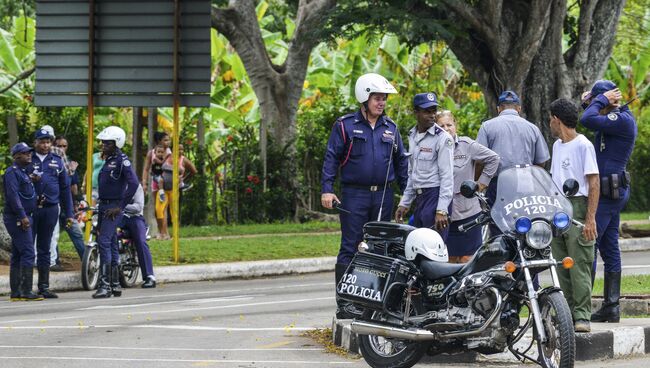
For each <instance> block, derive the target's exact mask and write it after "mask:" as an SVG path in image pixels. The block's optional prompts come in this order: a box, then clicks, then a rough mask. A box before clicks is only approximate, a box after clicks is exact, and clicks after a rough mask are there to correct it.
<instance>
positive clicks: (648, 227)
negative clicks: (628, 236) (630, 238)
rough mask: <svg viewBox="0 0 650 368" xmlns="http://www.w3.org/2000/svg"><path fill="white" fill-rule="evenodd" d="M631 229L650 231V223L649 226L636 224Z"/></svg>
mask: <svg viewBox="0 0 650 368" xmlns="http://www.w3.org/2000/svg"><path fill="white" fill-rule="evenodd" d="M630 228H632V229H636V230H650V223H649V224H634V225H630Z"/></svg>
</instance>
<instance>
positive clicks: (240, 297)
mask: <svg viewBox="0 0 650 368" xmlns="http://www.w3.org/2000/svg"><path fill="white" fill-rule="evenodd" d="M256 296H261V295H259V294H258V295H241V296H226V297H223V298H209V299H184V300H170V301H166V302H154V303H140V304H118V305H97V306H94V307H87V308H78V309H75V310H78V311H83V310H98V309H120V308H132V307H137V308H140V307H147V306H151V305H162V304H180V303H183V304H187V303H210V302H217V301H230V300H234V301H239V300H251V299H253V298H254V297H256Z"/></svg>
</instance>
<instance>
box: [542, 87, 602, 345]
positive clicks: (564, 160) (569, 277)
mask: <svg viewBox="0 0 650 368" xmlns="http://www.w3.org/2000/svg"><path fill="white" fill-rule="evenodd" d="M549 124H550V127H551V133H552V134H553V136H554V137H558V138H559V139H558V140H557V141H555V143H554V144H553V156H552V161H551V175H552V176H553V181H554V182H555V184H556V185H557V186H558V188H562V185H563V184H564V181H565V180H567V179H575V180H577V181H578V183H579V184H580V189H579V191H578V193H576V195H575V196H573V197H571V198H569V199H570V200H571V204H572V205H573V218H574V219H576V220H578V221H580V222H582V223H584V225H585V226H584V228H580V227H578V226H576V225H574V224H571V225H570V226H571V227H570V229H569V230H568V231H567V232H565V233H564V234H563V235H562V236H561V237H557V238H555V239H553V243H552V244H551V247H552V248H551V249H552V251H553V258H555V259H563V258H564V257H567V256H568V257H571V258H573V260H574V261H575V265H574V266H573V268H571V269H569V270H566V269H564V268H559V269H558V276H559V279H560V286H561V287H562V290H563V291H564V296H565V298H566V300H567V302H568V303H569V307H570V308H571V313H572V315H573V322H574V329H575V331H576V332H589V331H590V330H591V326H590V324H589V319H590V317H591V267H592V262H593V260H594V242H595V240H596V235H597V233H596V209H597V208H598V197H599V194H600V182H599V177H598V164H597V163H596V151H595V150H594V146H593V144H592V143H591V142H590V141H589V140H588V139H587V138H586V137H585V136H584V135H582V134H578V132H576V125H577V124H578V106H576V105H575V104H574V103H573V102H571V101H569V100H567V99H563V98H560V99H557V100H555V101H553V102H552V103H551V119H550V122H549Z"/></svg>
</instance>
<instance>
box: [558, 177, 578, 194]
mask: <svg viewBox="0 0 650 368" xmlns="http://www.w3.org/2000/svg"><path fill="white" fill-rule="evenodd" d="M579 189H580V184H579V183H578V181H577V180H575V179H567V180H566V181H565V182H564V184H563V185H562V192H564V195H565V196H567V197H573V196H574V195H576V193H578V190H579Z"/></svg>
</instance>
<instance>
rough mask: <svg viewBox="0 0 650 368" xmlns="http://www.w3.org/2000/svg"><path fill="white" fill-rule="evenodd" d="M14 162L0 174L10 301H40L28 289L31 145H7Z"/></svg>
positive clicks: (31, 258) (32, 203)
mask: <svg viewBox="0 0 650 368" xmlns="http://www.w3.org/2000/svg"><path fill="white" fill-rule="evenodd" d="M11 155H12V156H13V158H14V162H13V164H12V165H11V166H9V168H7V170H5V173H4V175H3V182H4V198H5V205H4V213H3V215H2V220H3V222H4V225H5V227H6V228H7V232H8V233H9V236H11V260H10V262H9V287H10V289H11V295H10V300H11V301H19V300H27V301H29V300H43V297H42V296H40V295H36V294H34V293H33V292H32V283H33V281H34V240H33V238H32V223H33V222H32V213H33V212H34V209H36V192H35V190H34V185H33V183H32V180H31V178H30V177H29V175H28V174H27V167H28V165H29V163H30V162H31V161H32V148H31V147H29V146H28V145H27V144H25V143H23V142H20V143H18V144H16V145H14V146H13V147H12V148H11Z"/></svg>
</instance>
